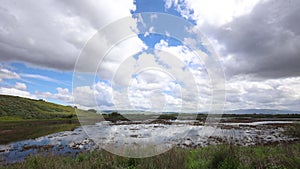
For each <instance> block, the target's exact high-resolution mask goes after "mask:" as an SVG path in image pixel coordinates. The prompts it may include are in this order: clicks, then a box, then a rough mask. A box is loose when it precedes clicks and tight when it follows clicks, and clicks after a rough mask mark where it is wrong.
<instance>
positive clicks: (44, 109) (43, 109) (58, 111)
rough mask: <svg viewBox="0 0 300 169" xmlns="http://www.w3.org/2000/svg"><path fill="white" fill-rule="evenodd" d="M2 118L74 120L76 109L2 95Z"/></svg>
mask: <svg viewBox="0 0 300 169" xmlns="http://www.w3.org/2000/svg"><path fill="white" fill-rule="evenodd" d="M0 116H1V117H5V118H7V117H8V116H12V117H16V118H22V119H52V118H73V117H75V116H76V113H75V109H74V108H73V107H71V106H62V105H58V104H54V103H50V102H46V101H44V100H34V99H28V98H23V97H17V96H7V95H0Z"/></svg>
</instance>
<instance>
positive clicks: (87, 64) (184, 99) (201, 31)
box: [0, 0, 300, 111]
mask: <svg viewBox="0 0 300 169" xmlns="http://www.w3.org/2000/svg"><path fill="white" fill-rule="evenodd" d="M298 3H299V2H298V1H296V0H292V1H291V2H290V3H285V2H283V1H276V0H271V1H268V2H265V1H262V0H253V1H251V2H250V1H246V0H245V1H239V2H237V1H235V0H228V1H226V2H223V1H222V2H220V1H217V0H211V1H205V0H204V1H195V0H181V1H177V0H154V1H147V0H136V1H133V0H112V1H105V0H101V1H92V0H87V1H81V2H80V1H78V2H76V3H72V2H69V1H64V2H61V1H58V0H55V1H50V0H46V1H44V2H35V1H33V0H28V1H26V2H16V3H13V2H11V1H9V0H4V1H3V3H2V4H1V5H0V7H1V8H0V19H1V20H2V23H1V24H0V41H1V44H0V51H1V53H0V93H1V94H9V95H18V96H23V97H29V98H33V99H40V98H42V99H45V100H48V101H51V102H55V103H59V104H65V105H76V106H79V107H81V108H97V109H115V108H120V109H145V110H151V111H158V110H164V111H207V110H208V109H209V108H210V106H211V102H212V99H215V98H217V99H219V100H218V101H220V103H222V105H223V106H224V108H225V109H226V110H233V109H247V108H272V109H273V108H275V109H283V110H287V109H288V110H299V109H300V107H299V102H300V91H299V89H300V74H299V72H300V69H299V67H300V65H299V63H300V60H299V55H300V53H299V50H298V49H299V46H298V44H300V42H299V31H298V28H299V27H298V25H297V24H296V23H297V22H296V20H297V18H298V17H299V14H298V12H297V11H298V6H300V5H298ZM270 4H273V6H272V7H269V6H270ZM276 6H280V7H282V8H276ZM287 9H289V10H287ZM143 12H147V14H145V15H141V17H140V15H139V13H143ZM36 13H39V15H36ZM274 13H278V14H280V15H281V16H282V17H281V18H276V17H275V18H274V17H273V14H274ZM163 14H168V15H167V16H166V15H163ZM122 18H123V19H124V18H128V22H127V23H126V24H129V25H126V24H124V25H119V27H115V28H114V29H113V30H112V31H110V32H106V33H107V34H106V35H105V36H102V35H101V34H97V33H99V30H100V32H101V29H103V28H105V27H108V26H111V25H113V24H114V23H118V21H119V19H122ZM172 18H173V19H172ZM176 18H177V19H176ZM272 18H273V20H272ZM271 21H272V22H271ZM37 25H39V26H37ZM279 28H280V29H279ZM126 31H127V32H130V33H131V35H133V36H131V38H128V39H123V40H122V41H120V42H118V43H115V44H112V45H113V48H111V49H110V50H107V51H108V53H107V55H105V57H104V56H101V55H102V54H103V55H104V53H105V52H106V51H104V49H108V48H107V46H105V45H103V44H107V45H108V46H109V45H110V42H112V41H113V40H114V39H116V38H118V36H119V35H121V33H122V32H126ZM286 32H291V33H290V34H287V33H286ZM175 35H178V37H176V38H175V37H174V36H175ZM95 36H101V37H102V38H104V40H102V42H100V43H99V42H92V39H93V37H95ZM105 38H106V39H105ZM282 41H284V42H285V43H282ZM267 44H268V45H267ZM91 52H92V53H91ZM97 52H98V53H97ZM100 57H103V60H100ZM100 63H101V64H100ZM152 69H153V70H152ZM74 71H75V72H74ZM79 75H80V76H79ZM74 77H75V78H74ZM73 78H74V79H75V82H74V79H73ZM73 83H74V85H73ZM223 85H224V86H223ZM222 86H223V87H222ZM214 90H218V91H222V92H220V93H221V94H218V92H215V93H214V92H213V91H214ZM223 95H224V96H226V100H224V99H222V98H223ZM213 96H214V97H213ZM221 107H222V106H221ZM221 107H219V108H220V109H221Z"/></svg>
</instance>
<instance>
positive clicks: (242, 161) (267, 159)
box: [0, 143, 300, 169]
mask: <svg viewBox="0 0 300 169" xmlns="http://www.w3.org/2000/svg"><path fill="white" fill-rule="evenodd" d="M299 159H300V143H293V144H289V145H273V146H255V147H238V146H231V145H218V146H209V147H205V148H197V149H182V148H175V149H172V150H170V151H168V152H166V153H164V154H161V155H158V156H154V157H149V158H143V159H135V158H126V157H120V156H117V155H113V154H111V153H108V152H106V151H104V150H102V151H100V150H97V151H93V152H91V153H81V154H79V155H78V156H76V157H57V156H56V157H53V156H50V157H38V156H34V157H31V158H29V159H28V160H27V161H25V162H22V163H19V164H14V165H8V166H3V167H2V168H11V169H13V168H45V169H47V168H66V169H68V168H70V169H73V168H100V169H101V168H103V169H106V168H120V169H123V168H124V169H125V168H126V169H149V168H150V169H156V168H157V169H160V168H172V169H177V168H178V169H185V168H187V169H201V168H204V169H207V168H208V169H244V168H246V169H247V168H249V169H252V168H269V169H273V168H276V169H289V168H291V169H294V168H300V160H299ZM0 168H1V167H0Z"/></svg>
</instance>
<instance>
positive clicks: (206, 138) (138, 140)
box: [0, 120, 295, 164]
mask: <svg viewBox="0 0 300 169" xmlns="http://www.w3.org/2000/svg"><path fill="white" fill-rule="evenodd" d="M194 122H195V121H182V120H181V121H173V124H172V125H168V124H151V123H149V124H130V123H128V124H122V123H121V124H118V125H113V124H111V123H108V122H101V123H97V124H95V125H89V126H84V127H79V128H77V129H75V130H74V131H65V132H59V133H55V134H50V135H47V136H44V137H39V138H37V139H31V140H24V141H19V142H14V143H10V144H7V145H0V163H2V164H7V163H15V162H19V161H22V160H25V159H26V158H27V157H28V156H30V155H34V154H37V153H41V154H42V155H49V154H52V155H59V154H60V155H71V156H75V155H76V154H78V153H79V152H82V151H91V150H94V149H96V148H97V149H100V148H103V147H105V146H106V145H109V144H113V145H114V146H115V147H122V146H124V145H143V144H145V143H149V142H153V143H155V144H156V145H173V146H179V147H187V148H189V147H203V146H207V145H212V144H222V143H232V144H236V145H242V146H249V145H256V144H269V143H278V142H288V141H293V140H295V138H291V137H288V136H286V135H283V134H282V131H284V128H283V127H277V126H275V125H274V126H272V124H290V123H293V122H294V121H259V122H252V123H220V124H219V126H218V127H217V128H213V127H211V126H203V125H194Z"/></svg>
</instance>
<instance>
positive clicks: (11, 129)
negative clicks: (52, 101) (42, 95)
mask: <svg viewBox="0 0 300 169" xmlns="http://www.w3.org/2000/svg"><path fill="white" fill-rule="evenodd" d="M79 125H80V124H79V122H78V120H77V119H67V120H66V119H51V120H49V119H47V120H36V119H35V120H17V121H9V120H8V121H2V122H0V135H1V137H0V144H7V143H10V142H14V141H21V140H25V139H33V138H37V137H40V136H44V135H48V134H51V133H56V132H60V131H66V130H73V129H75V128H76V127H77V126H79Z"/></svg>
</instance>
